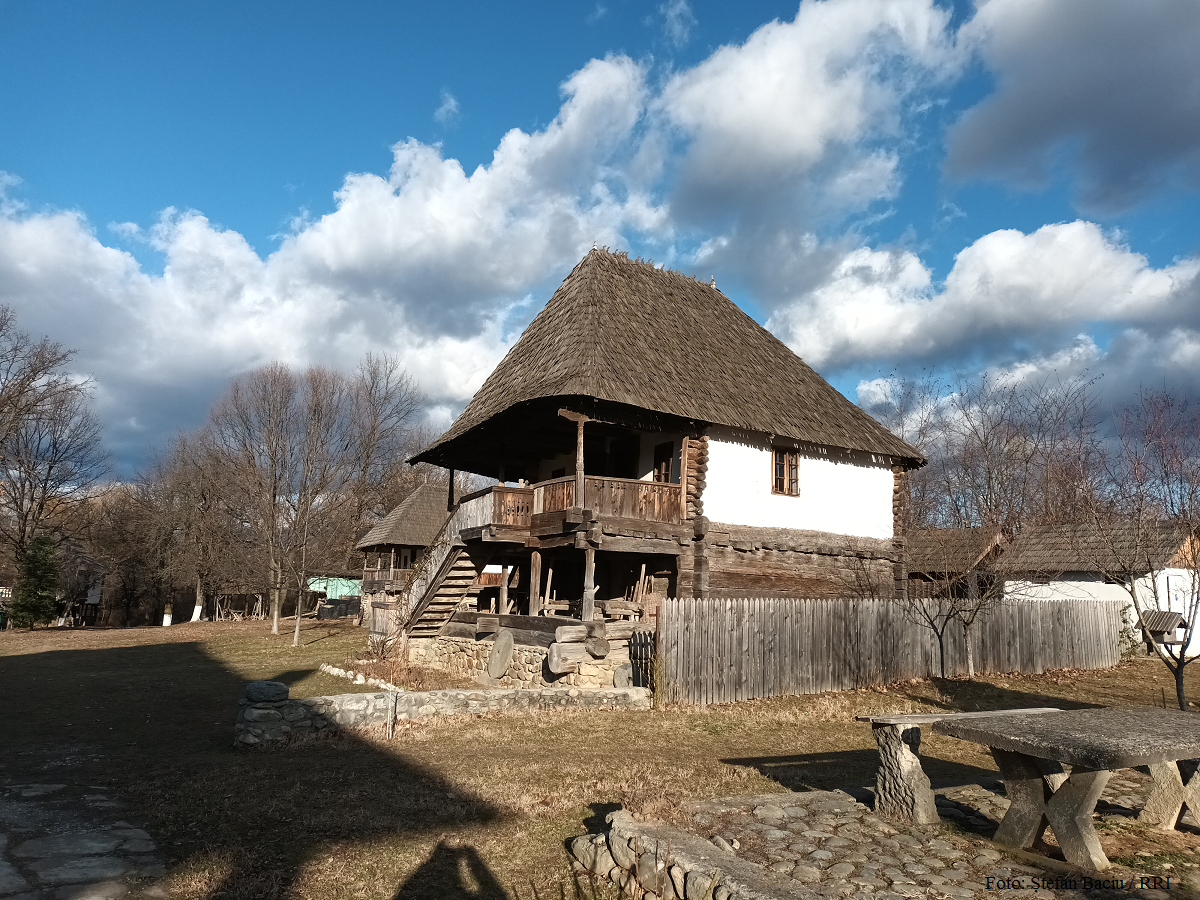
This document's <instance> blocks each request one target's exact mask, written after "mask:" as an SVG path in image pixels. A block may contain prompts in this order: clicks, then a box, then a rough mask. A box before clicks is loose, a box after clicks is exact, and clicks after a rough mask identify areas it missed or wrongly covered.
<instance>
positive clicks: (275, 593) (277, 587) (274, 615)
mask: <svg viewBox="0 0 1200 900" xmlns="http://www.w3.org/2000/svg"><path fill="white" fill-rule="evenodd" d="M282 581H283V579H282V578H280V577H279V563H278V562H277V561H276V560H275V557H274V556H272V557H271V634H279V614H280V612H281V611H282V607H283V598H282V596H281V595H282V591H281V587H282V585H281V584H280V582H282Z"/></svg>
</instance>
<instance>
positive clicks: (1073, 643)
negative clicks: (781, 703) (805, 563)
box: [657, 598, 1123, 704]
mask: <svg viewBox="0 0 1200 900" xmlns="http://www.w3.org/2000/svg"><path fill="white" fill-rule="evenodd" d="M1122 605H1123V604H1121V603H1120V602H1118V601H1111V600H1079V599H1074V600H1055V601H1039V600H1025V599H1022V600H1007V601H1005V602H1004V603H1001V604H1000V605H999V606H997V607H996V608H994V609H992V610H990V611H989V612H988V613H987V614H986V616H985V617H984V618H982V619H981V620H980V621H977V622H976V623H975V625H974V626H973V627H972V636H973V640H972V645H973V649H974V654H973V655H974V660H975V671H976V672H979V673H988V672H1024V673H1039V672H1044V671H1046V670H1047V669H1100V668H1105V667H1107V666H1112V665H1115V664H1116V663H1117V661H1118V660H1119V659H1120V657H1121V652H1120V631H1121V607H1122ZM659 617H660V619H659V630H658V645H659V646H658V660H657V664H658V665H659V666H660V667H662V672H661V675H660V678H661V685H662V688H663V690H664V693H665V698H666V699H667V700H668V701H672V702H681V703H701V704H703V703H726V702H730V701H735V700H749V699H751V698H754V697H773V696H778V695H781V694H816V693H821V692H823V691H842V690H850V689H854V688H862V687H869V686H871V685H878V684H889V683H891V682H895V681H903V680H906V679H911V678H927V677H936V676H938V675H940V674H941V666H940V663H939V653H938V644H937V639H936V637H935V636H934V635H933V633H932V632H931V631H930V630H929V629H928V628H926V627H923V626H922V625H920V624H918V623H916V622H914V621H912V620H911V619H910V618H908V617H907V616H906V615H905V610H904V606H903V604H901V603H900V602H899V601H896V600H858V599H844V600H803V599H790V598H765V599H724V600H718V599H708V600H699V599H692V598H679V599H668V600H664V601H663V603H662V606H661V608H660V611H659ZM945 652H946V674H947V675H950V676H954V675H965V674H966V672H967V654H966V643H965V640H964V637H963V633H962V628H961V627H960V626H958V625H957V624H952V625H951V626H950V628H949V629H948V630H947V632H946V637H945Z"/></svg>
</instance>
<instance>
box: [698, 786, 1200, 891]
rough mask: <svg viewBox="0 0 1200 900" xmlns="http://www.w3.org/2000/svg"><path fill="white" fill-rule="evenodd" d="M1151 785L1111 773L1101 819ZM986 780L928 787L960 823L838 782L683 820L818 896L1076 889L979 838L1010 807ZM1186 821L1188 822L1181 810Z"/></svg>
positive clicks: (1185, 866) (1194, 885) (1114, 816)
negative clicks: (873, 805) (875, 805)
mask: <svg viewBox="0 0 1200 900" xmlns="http://www.w3.org/2000/svg"><path fill="white" fill-rule="evenodd" d="M1149 787H1150V779H1149V776H1146V775H1143V774H1141V773H1139V772H1136V771H1133V770H1122V771H1120V772H1117V773H1114V777H1113V778H1112V779H1111V781H1110V782H1109V786H1108V789H1107V790H1106V791H1105V795H1104V797H1103V798H1102V799H1101V802H1100V803H1099V804H1098V806H1097V813H1096V815H1097V816H1098V817H1099V818H1100V819H1101V820H1102V821H1106V822H1109V823H1116V822H1129V821H1131V818H1132V817H1133V816H1136V813H1137V810H1138V809H1140V808H1141V805H1142V803H1143V802H1144V799H1145V796H1146V794H1147V793H1148V791H1149ZM994 788H1000V789H1002V786H1001V785H1000V783H999V782H996V783H994V784H989V785H988V786H987V787H984V786H981V785H966V786H963V787H957V788H948V789H945V790H941V791H937V792H936V793H937V803H938V811H939V813H940V814H941V818H942V820H943V823H953V824H954V825H957V826H959V827H958V828H945V827H939V826H917V825H913V826H906V825H900V824H898V823H895V822H890V821H885V820H884V819H882V818H880V817H878V816H876V815H875V814H874V813H873V812H872V811H871V810H870V809H869V808H868V807H867V806H866V805H864V804H863V803H860V802H857V801H856V800H855V799H854V798H853V797H851V796H850V795H849V794H846V793H843V792H841V791H817V792H812V793H792V794H764V795H759V796H755V797H728V798H723V799H720V800H709V801H703V802H698V803H693V804H689V805H688V806H687V807H685V812H686V813H688V814H690V815H691V820H692V823H693V824H692V825H691V830H692V831H693V832H695V833H697V834H699V835H700V836H702V837H706V838H708V839H709V840H710V841H711V842H712V843H713V844H715V845H716V846H717V847H719V848H720V849H722V850H724V851H726V852H730V853H735V854H736V855H737V856H739V857H741V858H743V859H746V860H748V861H751V862H756V863H759V864H760V865H763V866H765V867H766V868H768V869H770V870H772V871H775V872H779V873H781V874H784V875H788V876H790V877H791V878H793V879H794V880H795V881H797V882H800V883H801V884H803V885H804V886H805V887H807V888H809V889H811V890H812V891H813V892H815V893H816V894H817V895H819V896H823V897H828V898H849V900H900V898H929V900H941V898H951V900H984V898H985V897H986V898H990V897H993V896H999V897H1011V898H1014V900H1015V898H1026V900H1027V898H1030V897H1037V898H1041V900H1056V898H1062V897H1070V896H1082V895H1081V894H1080V893H1078V892H1076V891H1074V890H1072V889H1070V887H1069V886H1065V888H1064V887H1060V885H1058V884H1057V883H1055V882H1054V878H1055V874H1054V872H1053V870H1052V869H1048V868H1047V869H1044V868H1040V867H1034V866H1032V865H1023V864H1019V863H1017V862H1014V861H1013V860H1012V859H1010V858H1006V857H1005V856H1004V855H1003V854H1002V853H1001V852H1000V851H999V850H997V849H996V848H995V847H994V846H992V845H990V843H988V842H985V841H983V840H981V838H985V837H989V836H990V835H991V833H992V832H993V831H994V830H995V828H996V825H997V823H998V820H999V819H1000V818H1002V817H1003V815H1004V812H1005V810H1007V808H1008V800H1007V799H1006V798H1005V797H1004V796H1003V795H1001V794H998V793H996V791H995V790H994ZM867 793H869V792H866V791H864V792H863V794H864V795H865V794H867ZM864 799H865V797H864ZM1184 821H1185V823H1187V822H1189V821H1190V822H1191V824H1193V825H1194V824H1195V821H1194V820H1189V819H1188V818H1185V820H1184ZM1188 853H1189V854H1190V855H1191V856H1194V857H1195V862H1190V861H1185V862H1181V863H1179V864H1178V865H1177V866H1175V867H1174V869H1173V871H1174V874H1175V876H1178V877H1177V878H1176V879H1175V882H1174V885H1177V884H1179V883H1180V879H1181V880H1182V881H1183V883H1184V884H1185V885H1187V886H1188V887H1189V890H1190V891H1196V890H1198V889H1200V841H1197V842H1195V843H1194V844H1193V847H1192V849H1191V850H1189V851H1188ZM1013 879H1016V880H1015V881H1014V880H1013ZM1043 879H1044V880H1043ZM1174 885H1172V889H1171V891H1170V894H1171V895H1172V896H1175V895H1176V891H1175V889H1174ZM1086 893H1087V895H1088V896H1109V897H1128V896H1131V895H1132V896H1138V897H1141V898H1143V900H1166V898H1167V896H1168V894H1167V893H1166V892H1164V891H1156V890H1153V889H1144V886H1141V885H1139V886H1138V889H1135V890H1133V891H1101V893H1100V894H1096V893H1095V892H1094V891H1093V892H1086ZM1179 896H1183V895H1179Z"/></svg>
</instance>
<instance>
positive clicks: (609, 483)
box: [533, 475, 683, 525]
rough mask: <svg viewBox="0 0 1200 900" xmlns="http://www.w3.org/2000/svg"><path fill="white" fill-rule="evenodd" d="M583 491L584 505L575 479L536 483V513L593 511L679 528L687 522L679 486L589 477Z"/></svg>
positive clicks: (586, 478)
mask: <svg viewBox="0 0 1200 900" xmlns="http://www.w3.org/2000/svg"><path fill="white" fill-rule="evenodd" d="M583 491H584V498H583V503H576V502H575V478H574V476H569V477H567V478H553V479H551V480H550V481H543V482H540V483H538V484H535V485H534V486H533V512H534V514H539V513H552V512H559V511H564V510H569V509H572V508H582V509H588V510H591V512H592V515H593V516H597V517H611V518H619V519H640V520H642V521H644V522H662V523H664V524H667V525H678V524H679V523H680V522H682V521H683V492H682V491H683V489H682V488H681V487H680V486H679V485H678V484H665V483H663V482H658V481H641V480H639V479H636V478H600V477H598V476H595V475H587V476H585V477H584V479H583Z"/></svg>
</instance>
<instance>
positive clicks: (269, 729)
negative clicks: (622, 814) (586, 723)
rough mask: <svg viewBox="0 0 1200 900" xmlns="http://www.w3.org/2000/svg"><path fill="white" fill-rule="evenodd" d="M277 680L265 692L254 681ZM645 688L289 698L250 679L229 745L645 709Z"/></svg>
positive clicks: (647, 703) (283, 691) (280, 690)
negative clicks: (514, 715)
mask: <svg viewBox="0 0 1200 900" xmlns="http://www.w3.org/2000/svg"><path fill="white" fill-rule="evenodd" d="M263 684H269V685H277V686H276V687H275V688H274V689H273V690H271V691H263V690H261V689H256V686H259V685H263ZM650 705H651V701H650V691H649V690H647V689H646V688H609V689H607V690H580V689H578V688H573V687H556V688H541V689H530V688H524V689H521V688H516V689H509V690H476V691H463V690H455V691H401V692H390V691H389V692H385V693H378V694H336V695H334V696H331V697H303V698H297V699H289V698H288V696H287V686H286V685H283V684H278V683H276V682H251V684H250V686H249V687H248V688H247V697H246V698H243V699H242V700H241V701H240V705H239V706H238V715H237V723H236V724H235V725H234V744H235V746H238V747H253V746H256V745H263V744H268V745H275V744H281V743H286V742H287V741H290V740H292V739H293V738H295V737H297V736H301V735H306V734H318V733H322V732H328V731H330V730H333V731H340V730H347V729H354V728H365V727H372V726H384V727H386V728H388V729H389V733H390V729H391V727H392V726H394V724H395V723H396V722H411V721H416V720H419V719H424V718H428V717H431V716H455V715H478V714H481V713H488V712H528V711H533V710H552V709H596V710H602V709H649V708H650Z"/></svg>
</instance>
